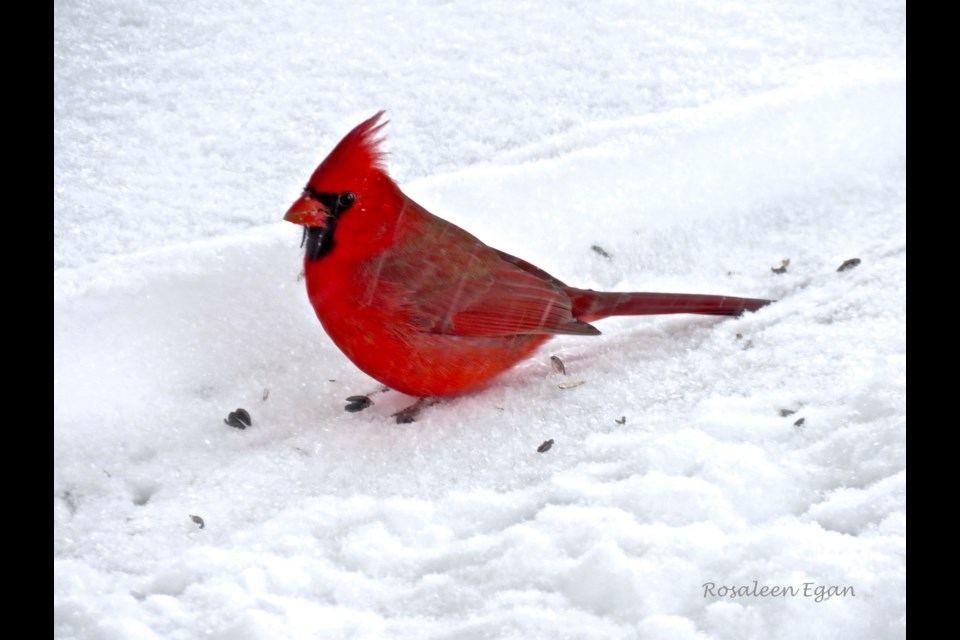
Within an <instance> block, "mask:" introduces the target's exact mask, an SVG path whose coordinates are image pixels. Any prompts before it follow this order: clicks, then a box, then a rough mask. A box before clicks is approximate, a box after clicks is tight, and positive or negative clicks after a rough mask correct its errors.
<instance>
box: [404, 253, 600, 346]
mask: <svg viewBox="0 0 960 640" xmlns="http://www.w3.org/2000/svg"><path fill="white" fill-rule="evenodd" d="M484 264H486V262H485V263H484ZM492 265H493V266H492V268H489V269H465V270H464V271H465V272H461V273H460V275H459V277H449V278H445V279H444V281H443V282H442V283H437V281H435V280H434V281H433V282H434V284H440V286H439V287H430V289H431V290H430V291H424V290H421V291H420V292H419V294H420V295H419V296H418V298H419V299H420V300H421V304H420V305H418V307H419V308H418V309H417V312H416V315H417V316H418V320H419V321H420V322H421V323H422V324H424V325H426V326H425V328H426V327H429V328H428V330H429V331H431V332H432V333H443V334H447V335H455V336H464V337H489V336H507V335H517V334H531V333H532V334H574V335H596V334H598V333H600V332H599V331H597V329H595V328H594V327H592V326H590V325H589V324H587V323H585V322H581V321H579V320H577V319H575V318H574V317H573V314H572V313H571V307H572V302H571V300H570V297H569V296H568V295H567V294H566V293H564V292H563V291H562V290H561V289H560V288H559V287H557V286H556V285H554V284H553V283H552V282H545V281H544V280H542V279H541V278H539V277H537V276H536V275H533V274H531V273H528V272H527V271H524V270H522V269H520V268H518V267H516V266H514V265H513V264H510V263H507V262H503V261H501V260H497V261H496V262H493V263H492Z"/></svg>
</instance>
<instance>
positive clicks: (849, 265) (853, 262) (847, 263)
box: [837, 258, 860, 273]
mask: <svg viewBox="0 0 960 640" xmlns="http://www.w3.org/2000/svg"><path fill="white" fill-rule="evenodd" d="M858 264H860V258H850V259H849V260H844V261H843V264H841V265H840V266H839V267H837V273H839V272H841V271H846V270H847V269H853V268H854V267H855V266H857V265H858Z"/></svg>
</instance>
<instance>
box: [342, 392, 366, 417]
mask: <svg viewBox="0 0 960 640" xmlns="http://www.w3.org/2000/svg"><path fill="white" fill-rule="evenodd" d="M347 402H349V403H350V404H348V405H347V406H346V407H344V409H345V410H347V411H349V412H350V413H356V412H357V411H363V410H364V409H366V408H367V407H369V406H370V405H372V404H373V400H371V399H370V396H350V397H349V398H347Z"/></svg>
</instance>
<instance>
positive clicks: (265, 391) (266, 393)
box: [263, 387, 270, 402]
mask: <svg viewBox="0 0 960 640" xmlns="http://www.w3.org/2000/svg"><path fill="white" fill-rule="evenodd" d="M269 397H270V389H267V388H266V387H264V389H263V401H264V402H266V401H267V398H269Z"/></svg>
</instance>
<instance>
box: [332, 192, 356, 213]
mask: <svg viewBox="0 0 960 640" xmlns="http://www.w3.org/2000/svg"><path fill="white" fill-rule="evenodd" d="M356 201H357V196H356V194H355V193H353V192H352V191H347V192H345V193H341V194H340V197H339V198H337V205H338V206H339V207H340V208H341V209H346V208H347V207H349V206H350V205H352V204H353V203H354V202H356Z"/></svg>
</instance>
